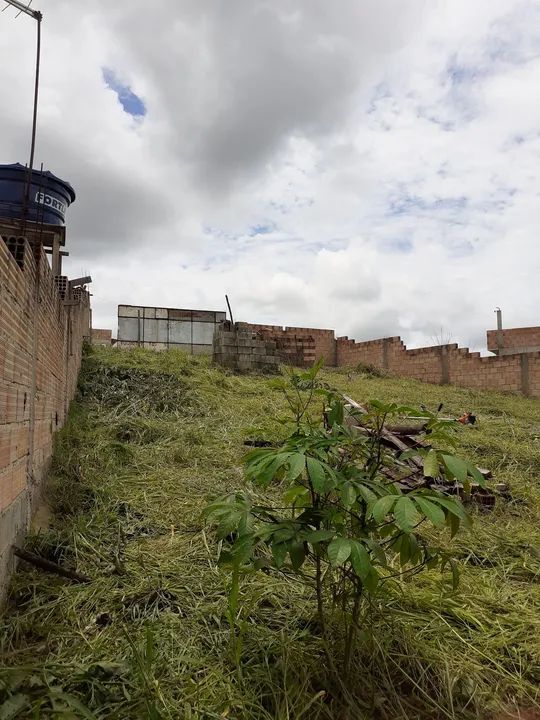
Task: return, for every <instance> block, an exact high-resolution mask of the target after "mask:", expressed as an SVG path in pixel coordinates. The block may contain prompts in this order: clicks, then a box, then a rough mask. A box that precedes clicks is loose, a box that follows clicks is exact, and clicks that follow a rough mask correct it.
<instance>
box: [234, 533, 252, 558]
mask: <svg viewBox="0 0 540 720" xmlns="http://www.w3.org/2000/svg"><path fill="white" fill-rule="evenodd" d="M252 553H253V536H252V535H244V536H243V537H239V538H238V539H237V540H236V541H235V542H234V544H233V546H232V547H231V555H232V557H233V558H234V561H235V562H237V563H238V564H239V565H242V564H244V563H246V562H247V561H248V560H249V559H250V557H251V555H252Z"/></svg>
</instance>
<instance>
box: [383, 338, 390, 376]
mask: <svg viewBox="0 0 540 720" xmlns="http://www.w3.org/2000/svg"><path fill="white" fill-rule="evenodd" d="M388 365H389V363H388V338H383V341H382V366H383V370H388Z"/></svg>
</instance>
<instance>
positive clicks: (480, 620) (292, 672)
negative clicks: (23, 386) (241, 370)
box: [0, 350, 540, 720]
mask: <svg viewBox="0 0 540 720" xmlns="http://www.w3.org/2000/svg"><path fill="white" fill-rule="evenodd" d="M323 379H324V380H325V381H326V382H327V383H328V384H329V385H331V386H333V387H336V388H338V389H340V390H342V391H344V392H346V393H347V394H348V395H351V396H352V397H354V398H355V399H356V400H358V401H361V402H364V401H367V400H370V399H373V398H377V399H379V400H380V401H382V402H384V403H392V402H395V403H397V404H399V405H401V404H403V403H406V404H407V405H410V406H419V405H420V404H421V403H423V404H425V405H426V406H427V408H428V409H431V410H433V409H435V408H436V407H437V406H438V404H439V402H441V401H442V402H444V403H445V407H444V409H443V414H444V415H448V416H452V417H454V416H458V415H461V414H462V412H463V411H465V410H472V411H474V412H475V414H476V415H477V416H478V424H477V425H475V426H465V427H462V428H460V429H459V432H458V434H457V439H458V449H457V450H456V451H455V452H456V454H457V455H460V456H463V457H465V458H466V459H467V460H469V461H471V462H472V463H475V464H478V465H480V466H483V467H489V468H490V469H491V470H492V471H493V474H494V476H495V480H496V481H497V482H506V483H508V484H509V485H510V488H511V494H512V497H511V499H510V500H498V501H497V505H496V507H495V508H494V509H493V510H492V511H489V512H486V511H485V510H483V509H482V508H479V509H475V508H474V507H472V508H471V513H472V515H473V519H474V523H473V527H472V529H471V530H465V531H463V532H462V533H460V534H458V535H457V536H456V537H455V538H454V539H453V540H450V537H449V534H448V533H447V534H446V536H445V549H446V550H447V551H449V552H451V553H452V555H453V556H454V557H456V558H458V559H459V560H460V566H461V568H460V572H461V582H460V585H459V588H458V589H457V590H454V589H453V588H452V582H451V577H448V573H444V574H441V572H440V570H431V571H427V572H425V573H422V574H421V575H419V576H417V577H415V578H414V580H412V581H411V580H409V579H407V577H404V578H403V579H401V580H400V581H399V582H397V580H395V582H394V584H393V585H392V587H391V588H390V589H389V590H388V592H386V593H384V594H380V595H377V594H375V595H374V596H373V601H372V602H371V604H370V610H369V626H367V627H366V630H365V631H363V632H361V633H360V637H359V654H358V655H356V656H355V657H354V662H353V665H352V668H351V673H350V679H349V688H350V697H348V698H347V699H345V698H344V697H343V696H342V695H341V694H340V692H339V688H336V686H335V683H334V682H333V680H332V676H331V673H329V671H328V667H327V663H326V659H325V649H326V650H328V648H325V640H324V638H323V635H322V633H321V630H320V627H319V626H318V623H317V621H316V615H314V611H313V598H314V593H315V590H314V588H312V587H311V586H310V585H309V584H306V583H305V582H303V581H302V579H300V578H298V577H297V576H296V575H295V574H294V573H293V572H292V571H291V572H289V571H287V569H286V568H283V570H282V571H280V572H279V571H275V570H269V571H268V572H266V573H260V572H253V573H249V574H247V576H245V577H244V578H243V579H242V582H241V584H240V586H239V597H238V602H237V603H236V606H235V613H234V617H233V618H231V614H230V607H231V604H230V593H229V590H230V577H229V573H228V572H226V571H224V570H222V569H219V568H218V567H217V558H218V554H219V546H218V543H216V538H215V534H214V532H213V530H212V528H211V527H205V525H204V524H203V521H202V520H201V512H202V510H203V508H204V507H205V506H206V505H207V503H208V500H209V498H210V497H212V496H217V495H223V494H225V493H233V492H236V491H238V490H241V489H242V488H243V486H244V483H245V481H244V479H243V471H242V462H241V461H242V457H243V455H244V454H245V451H246V447H245V445H244V440H245V439H252V440H256V439H264V440H267V441H268V440H269V441H281V440H282V439H283V438H284V437H286V436H287V435H288V432H287V428H286V426H285V425H284V424H282V423H280V422H277V421H276V420H275V418H279V417H281V416H283V415H285V413H286V409H287V408H286V404H285V402H284V399H283V394H282V392H281V391H280V390H278V389H276V388H275V387H274V383H273V382H272V380H271V379H269V378H263V377H248V376H246V377H235V376H230V375H227V374H226V373H224V372H223V371H221V370H219V369H216V368H212V367H211V366H210V363H209V361H208V360H207V359H206V358H196V357H195V358H192V357H189V356H185V355H182V354H179V353H175V352H170V353H166V354H161V355H160V354H153V353H150V352H148V351H142V350H134V351H130V352H127V351H118V350H99V351H97V350H93V351H92V352H91V354H90V355H89V356H88V357H87V358H86V360H85V366H84V371H83V374H82V377H81V383H80V396H79V398H78V401H77V403H76V404H74V406H73V409H72V412H71V417H70V420H69V422H68V423H67V425H66V427H65V428H64V429H63V430H62V431H61V433H60V435H59V437H58V441H57V447H56V453H55V459H54V463H53V468H52V472H51V478H50V482H49V489H48V495H49V502H50V504H51V506H52V510H53V518H52V526H51V528H50V529H49V530H48V531H46V532H41V533H40V534H39V535H36V536H33V537H30V538H29V539H28V543H27V546H28V549H30V550H34V551H35V552H39V553H40V554H42V555H43V556H45V557H48V558H50V559H53V560H55V561H58V562H62V563H64V564H66V565H68V566H76V567H77V569H78V570H79V571H80V572H82V573H85V574H87V575H88V576H90V577H91V578H92V581H91V582H90V583H87V584H77V583H73V582H70V581H67V580H64V579H61V578H58V577H56V576H53V575H46V574H44V573H42V572H40V571H36V570H32V569H30V568H28V567H26V568H24V569H21V570H20V571H19V572H18V573H17V575H16V576H15V578H14V580H13V583H12V591H11V597H10V601H9V605H8V608H7V612H6V613H5V616H4V618H3V620H2V625H1V627H0V654H1V656H2V658H3V660H4V663H5V667H3V668H2V669H0V702H4V705H3V706H2V705H0V707H2V709H1V710H0V717H1V718H25V717H32V718H40V717H41V718H52V717H55V718H56V717H75V718H79V717H81V718H82V717H92V718H119V719H124V718H125V719H126V720H127V719H128V718H156V719H159V720H162V719H163V718H186V719H188V718H191V719H193V720H195V719H197V720H206V719H207V718H208V719H211V718H233V719H234V720H255V719H256V718H257V719H258V718H261V719H264V720H285V719H290V720H293V719H296V718H305V719H312V718H313V719H315V718H317V719H319V718H320V719H323V718H324V719H325V720H330V718H350V720H356V718H362V717H365V718H372V717H377V718H388V719H390V718H392V719H396V718H403V719H405V718H425V719H426V720H427V719H428V718H465V719H466V718H492V717H493V718H495V717H497V718H498V717H513V716H515V717H517V715H512V713H513V712H515V710H516V708H518V707H520V708H532V707H539V706H540V694H539V691H538V687H539V685H540V662H539V661H540V585H539V582H538V581H539V579H540V402H538V401H531V400H524V399H522V398H516V397H510V396H502V395H495V394H490V393H489V394H488V393H474V392H470V391H465V390H460V389H456V388H440V387H435V386H429V385H423V384H421V383H417V382H412V381H401V380H392V379H386V378H374V377H368V376H364V375H360V376H354V377H352V378H349V377H348V376H347V373H346V372H340V371H331V370H327V371H325V372H324V373H323ZM257 493H258V497H259V498H260V501H261V503H266V504H270V503H274V502H275V500H276V498H277V495H276V491H275V490H274V489H273V488H272V487H268V488H261V489H259V490H257ZM233 621H234V622H236V625H237V629H238V633H237V636H236V637H237V641H238V642H237V644H236V648H235V652H236V654H233V653H231V644H230V638H231V622H233ZM339 642H340V640H339V638H336V648H335V650H336V653H338V652H339V650H340V648H339V647H337V646H338V645H339ZM502 711H505V712H506V713H507V714H506V715H503V716H500V715H499V713H501V712H502Z"/></svg>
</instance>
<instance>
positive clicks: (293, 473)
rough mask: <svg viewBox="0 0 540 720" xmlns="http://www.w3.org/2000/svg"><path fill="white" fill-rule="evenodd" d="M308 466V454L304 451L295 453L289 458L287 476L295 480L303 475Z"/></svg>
mask: <svg viewBox="0 0 540 720" xmlns="http://www.w3.org/2000/svg"><path fill="white" fill-rule="evenodd" d="M305 468H306V456H305V455H303V454H302V453H293V454H292V455H291V456H290V458H289V469H288V470H287V478H288V479H289V480H295V479H296V478H297V477H298V476H299V475H301V474H302V473H303V472H304V470H305Z"/></svg>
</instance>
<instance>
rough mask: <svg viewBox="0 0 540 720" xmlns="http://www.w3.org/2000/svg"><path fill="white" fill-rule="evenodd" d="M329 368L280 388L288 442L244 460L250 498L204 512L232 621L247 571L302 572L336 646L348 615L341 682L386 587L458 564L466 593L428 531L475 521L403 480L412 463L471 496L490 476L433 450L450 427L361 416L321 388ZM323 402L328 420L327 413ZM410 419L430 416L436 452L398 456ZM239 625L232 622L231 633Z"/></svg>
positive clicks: (388, 412)
mask: <svg viewBox="0 0 540 720" xmlns="http://www.w3.org/2000/svg"><path fill="white" fill-rule="evenodd" d="M319 368H320V366H319V365H316V366H314V367H313V368H312V369H310V370H308V371H305V372H299V371H295V370H289V371H288V373H289V377H288V379H287V380H285V381H284V380H282V381H280V382H281V388H282V390H283V392H284V394H285V397H286V399H287V402H288V405H289V407H290V409H291V414H292V421H291V428H290V434H289V435H288V437H287V439H286V440H285V441H284V442H283V443H282V445H281V446H280V447H278V448H275V447H267V448H257V449H254V450H252V451H251V452H249V453H248V454H247V455H246V456H245V460H244V462H245V476H246V479H247V481H248V489H246V490H244V491H242V492H237V493H234V494H229V495H226V496H224V497H221V498H218V499H216V500H215V501H214V502H212V503H211V504H210V505H208V506H207V508H206V509H205V515H206V516H207V517H208V518H209V519H210V520H211V521H212V522H213V523H214V525H215V527H216V537H217V540H218V541H219V543H220V553H219V562H220V564H221V565H225V566H228V567H230V568H232V577H233V582H232V584H231V600H230V603H229V610H230V612H231V615H232V614H233V613H234V614H235V615H236V614H237V613H238V612H239V610H238V605H239V597H238V593H239V590H238V583H239V578H240V575H241V574H242V573H247V572H253V571H255V570H264V571H265V572H270V571H280V572H291V571H292V572H294V573H296V574H297V575H300V576H301V577H302V578H303V579H304V580H305V582H306V583H307V584H308V585H309V586H313V587H314V599H315V602H316V607H317V610H316V613H317V616H318V623H319V626H320V628H321V632H322V634H323V636H324V637H325V638H326V639H327V640H329V639H330V628H329V625H330V623H334V625H335V626H336V624H335V619H336V618H337V617H339V618H341V622H340V623H338V624H337V626H336V627H337V628H338V629H339V628H341V629H342V630H343V655H342V659H341V664H342V672H341V673H340V672H339V670H338V668H336V667H335V666H333V669H335V670H336V675H337V676H338V677H339V678H340V682H342V680H341V678H343V677H345V678H346V676H347V673H348V670H349V668H350V664H351V659H352V657H353V654H354V650H355V647H356V640H357V636H358V631H359V629H360V628H361V625H362V616H363V614H364V615H365V614H366V612H367V609H368V608H369V605H370V602H371V601H372V599H373V598H374V597H375V596H377V595H378V594H381V593H382V592H384V590H385V587H386V586H387V585H388V583H390V582H392V581H393V580H395V579H397V578H399V579H401V580H404V579H407V578H410V577H412V576H414V575H416V574H417V573H419V572H420V571H422V570H424V569H425V568H439V569H440V570H441V571H443V570H444V569H445V568H446V567H450V569H451V572H452V583H453V586H454V588H455V587H456V585H457V581H458V572H457V566H456V564H455V562H454V560H453V558H452V557H450V556H449V555H448V554H447V553H446V552H444V551H443V550H442V549H441V548H439V547H438V546H437V545H435V544H434V543H433V542H431V541H430V540H429V537H431V536H432V535H433V533H432V532H430V533H429V535H428V534H427V533H425V532H424V528H427V527H429V526H433V527H434V528H436V529H443V528H445V526H446V527H448V528H449V530H450V534H451V536H454V535H455V534H456V533H457V532H458V531H459V529H460V527H461V526H462V525H465V526H468V525H469V524H470V518H469V515H468V514H467V512H466V511H465V509H464V507H463V505H462V504H461V502H460V501H459V499H458V498H457V497H449V496H448V495H446V494H443V493H441V492H438V491H437V490H434V489H430V488H427V487H424V488H422V489H416V490H414V491H412V492H407V493H406V494H405V493H404V492H403V491H402V489H401V487H402V486H400V483H399V480H400V479H402V478H403V477H404V476H405V475H406V474H409V475H410V473H411V466H410V464H408V463H407V460H408V459H409V456H410V455H411V454H414V455H415V457H416V458H417V460H416V461H417V462H418V456H419V454H420V455H423V473H424V475H425V477H426V478H438V477H442V478H446V480H447V481H451V482H454V481H457V482H459V483H461V485H462V486H463V487H464V488H465V490H466V489H467V487H468V483H469V478H471V477H472V478H473V479H474V480H475V481H476V482H479V483H483V479H482V476H481V475H480V473H479V472H478V471H477V470H476V468H474V467H473V466H472V465H470V464H469V463H467V462H466V461H464V460H462V459H460V458H458V457H456V456H455V455H453V454H452V453H451V452H449V451H447V450H441V449H437V448H435V447H433V443H434V442H436V441H437V442H441V443H444V445H445V446H451V445H452V436H451V434H450V432H451V425H450V424H449V423H448V422H446V421H444V420H440V419H438V418H437V417H436V416H435V415H433V414H431V413H429V412H423V413H419V412H418V410H414V409H412V408H409V407H406V406H399V405H396V404H385V403H381V402H378V401H372V402H371V403H370V404H369V405H368V407H367V408H366V409H365V410H366V411H365V412H364V411H362V410H359V409H355V408H351V407H350V406H349V405H347V404H346V403H345V401H344V400H343V398H342V397H341V396H339V395H338V394H337V393H335V392H334V391H332V390H331V389H330V388H328V387H327V386H324V385H323V384H322V383H321V382H320V381H319V380H318V378H317V374H318V371H319ZM320 400H322V412H318V411H317V408H318V407H321V406H320V405H319V401H320ZM407 415H414V416H416V417H418V416H419V415H420V416H421V417H422V418H424V419H425V423H426V425H425V432H426V438H429V442H430V446H427V447H426V448H425V449H419V450H416V449H415V450H414V452H413V451H406V452H402V453H397V454H396V453H395V452H392V451H391V450H390V449H389V448H388V447H387V444H385V442H384V440H385V433H386V429H385V426H386V423H387V422H388V421H389V420H392V419H395V418H398V417H403V416H407ZM419 465H420V466H421V467H422V463H419ZM270 484H274V485H276V484H277V485H278V486H279V487H280V488H281V489H282V495H281V497H282V501H281V503H280V504H279V505H269V504H265V503H262V502H261V501H260V500H259V499H258V497H259V496H260V492H259V493H258V494H255V492H253V490H254V489H257V490H258V491H264V490H265V489H266V488H268V486H269V485H270ZM233 621H234V618H233V617H231V625H233ZM232 629H233V632H234V627H233V628H232ZM335 638H336V635H335V628H334V632H333V634H332V639H333V641H334V640H335ZM334 644H335V643H334ZM328 645H329V643H327V647H328ZM235 647H237V645H235ZM328 654H329V659H330V662H331V663H333V659H332V654H331V653H328ZM235 659H236V660H238V657H236V658H235Z"/></svg>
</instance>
